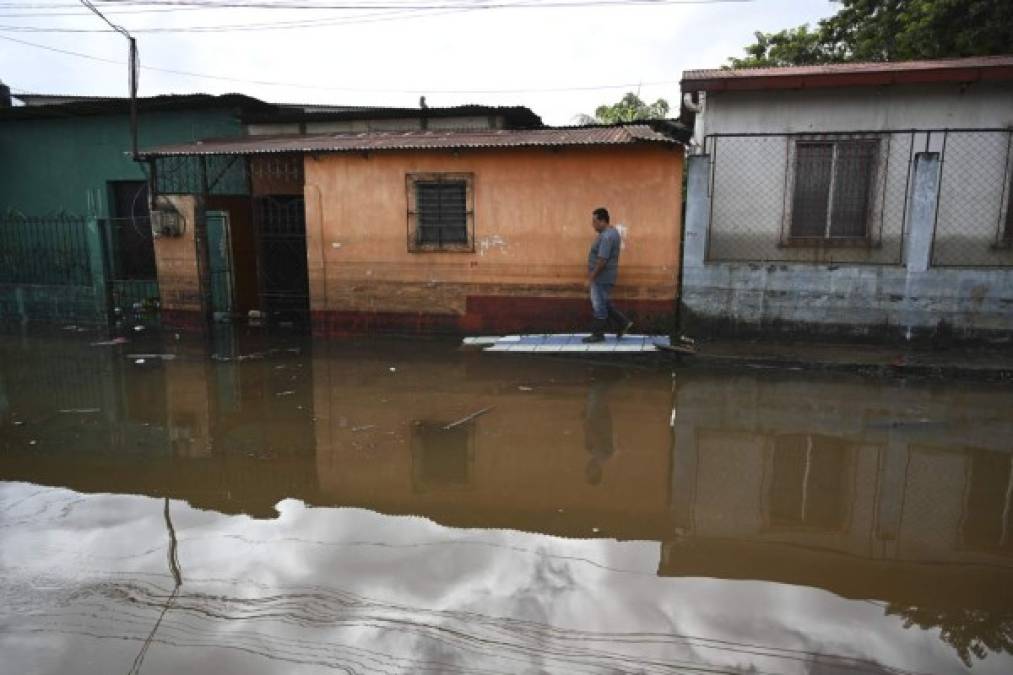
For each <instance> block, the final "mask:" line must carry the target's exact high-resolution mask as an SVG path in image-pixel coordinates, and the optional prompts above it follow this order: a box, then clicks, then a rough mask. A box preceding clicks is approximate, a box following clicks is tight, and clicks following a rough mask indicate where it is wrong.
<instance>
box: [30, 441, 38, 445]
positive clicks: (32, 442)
mask: <svg viewBox="0 0 1013 675" xmlns="http://www.w3.org/2000/svg"><path fill="white" fill-rule="evenodd" d="M36 443H38V441H36V440H31V441H28V445H35V444H36Z"/></svg>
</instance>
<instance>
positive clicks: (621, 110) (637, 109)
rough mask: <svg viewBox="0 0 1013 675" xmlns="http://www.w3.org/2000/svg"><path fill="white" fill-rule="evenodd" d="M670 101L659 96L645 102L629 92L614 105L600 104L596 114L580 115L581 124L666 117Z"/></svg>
mask: <svg viewBox="0 0 1013 675" xmlns="http://www.w3.org/2000/svg"><path fill="white" fill-rule="evenodd" d="M668 111H669V105H668V101H666V100H665V99H663V98H659V99H658V100H657V101H655V102H654V103H645V102H644V101H642V100H641V99H640V97H639V96H637V95H636V94H634V93H633V92H629V93H627V94H626V95H624V96H623V97H622V99H620V101H619V102H618V103H613V104H612V105H600V106H598V108H597V109H596V110H595V111H594V116H593V117H592V116H591V115H578V116H577V122H578V123H579V124H616V123H617V122H636V121H637V120H654V119H664V118H665V117H667V116H668Z"/></svg>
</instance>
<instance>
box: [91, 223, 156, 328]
mask: <svg viewBox="0 0 1013 675" xmlns="http://www.w3.org/2000/svg"><path fill="white" fill-rule="evenodd" d="M99 227H100V228H101V230H102V234H103V239H104V242H103V243H104V244H105V246H104V251H105V255H106V267H105V269H106V273H107V274H108V281H109V285H110V289H109V294H110V303H111V304H112V307H113V312H114V314H117V315H128V316H133V315H136V314H137V313H138V312H141V313H143V314H149V313H150V312H151V311H152V310H153V309H154V308H155V306H156V304H157V301H158V273H157V271H156V269H155V247H154V240H153V237H152V232H151V219H150V218H148V217H143V218H108V219H105V220H100V221H99ZM117 310H118V311H117Z"/></svg>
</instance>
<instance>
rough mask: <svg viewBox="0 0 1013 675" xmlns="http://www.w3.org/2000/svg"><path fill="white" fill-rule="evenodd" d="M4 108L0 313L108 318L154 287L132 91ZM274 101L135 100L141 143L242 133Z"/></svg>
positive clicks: (0, 110)
mask: <svg viewBox="0 0 1013 675" xmlns="http://www.w3.org/2000/svg"><path fill="white" fill-rule="evenodd" d="M17 98H19V99H20V100H21V101H22V103H23V105H20V106H15V107H4V106H0V260H2V263H3V264H2V265H0V268H2V271H0V320H8V321H9V320H15V321H32V320H43V321H45V320H57V321H68V322H78V323H104V322H105V321H106V320H107V317H108V316H110V315H111V314H115V311H114V310H115V309H116V308H119V309H120V311H121V312H126V311H128V310H129V309H130V308H131V307H132V306H133V305H134V304H135V303H142V302H145V301H149V300H151V299H155V298H157V297H158V295H159V291H158V279H157V273H156V266H155V256H154V248H153V244H152V231H151V224H150V222H149V219H148V216H149V212H148V178H147V175H146V174H145V171H144V167H143V166H142V165H141V164H138V163H137V162H135V161H133V158H132V157H131V155H130V151H131V127H130V101H129V100H128V99H124V98H97V97H74V96H43V95H21V96H18V97H17ZM271 109H273V108H272V106H270V105H269V104H267V103H264V102H262V101H259V100H257V99H253V98H249V97H246V96H240V95H236V94H230V95H224V96H210V95H205V94H193V95H180V96H154V97H146V98H142V99H139V101H138V113H139V115H138V118H139V124H138V136H139V142H140V143H141V144H155V143H169V142H183V141H190V140H194V139H196V138H200V137H203V136H204V135H212V136H238V135H240V134H242V133H243V132H244V128H243V123H242V121H241V117H242V115H243V114H246V113H249V112H253V111H261V112H264V111H267V110H271Z"/></svg>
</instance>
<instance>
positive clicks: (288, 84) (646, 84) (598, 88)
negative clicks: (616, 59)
mask: <svg viewBox="0 0 1013 675" xmlns="http://www.w3.org/2000/svg"><path fill="white" fill-rule="evenodd" d="M0 40H7V41H9V42H15V43H17V44H21V45H25V46H28V47H36V48H38V49H44V50H46V51H51V52H57V53H59V54H66V55H68V56H76V57H79V58H83V59H88V60H91V61H99V62H102V63H111V64H115V65H118V66H122V65H125V64H124V63H123V62H122V61H117V60H116V59H108V58H104V57H101V56H95V55H93V54H84V53H81V52H75V51H72V50H69V49H60V48H58V47H50V46H49V45H41V44H38V43H35V42H29V41H27V40H19V39H17V38H12V37H9V36H6V35H0ZM140 67H141V68H142V69H144V70H150V71H154V72H160V73H169V74H172V75H182V76H186V77H195V78H202V79H209V80H217V81H221V82H235V83H239V84H254V85H260V86H268V87H287V88H291V89H310V90H317V91H339V92H345V93H359V94H441V95H454V94H487V95H496V94H551V93H564V92H575V91H606V90H610V89H629V88H631V87H637V86H644V87H650V86H668V85H673V84H678V83H679V80H677V79H676V80H661V81H654V82H626V83H623V84H600V85H589V86H576V87H572V86H571V87H536V88H528V89H363V88H356V87H329V86H324V85H320V84H300V83H294V82H278V81H270V80H248V79H243V78H238V77H225V76H222V75H209V74H207V73H195V72H190V71H185V70H174V69H171V68H159V67H156V66H146V65H141V66H140Z"/></svg>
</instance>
